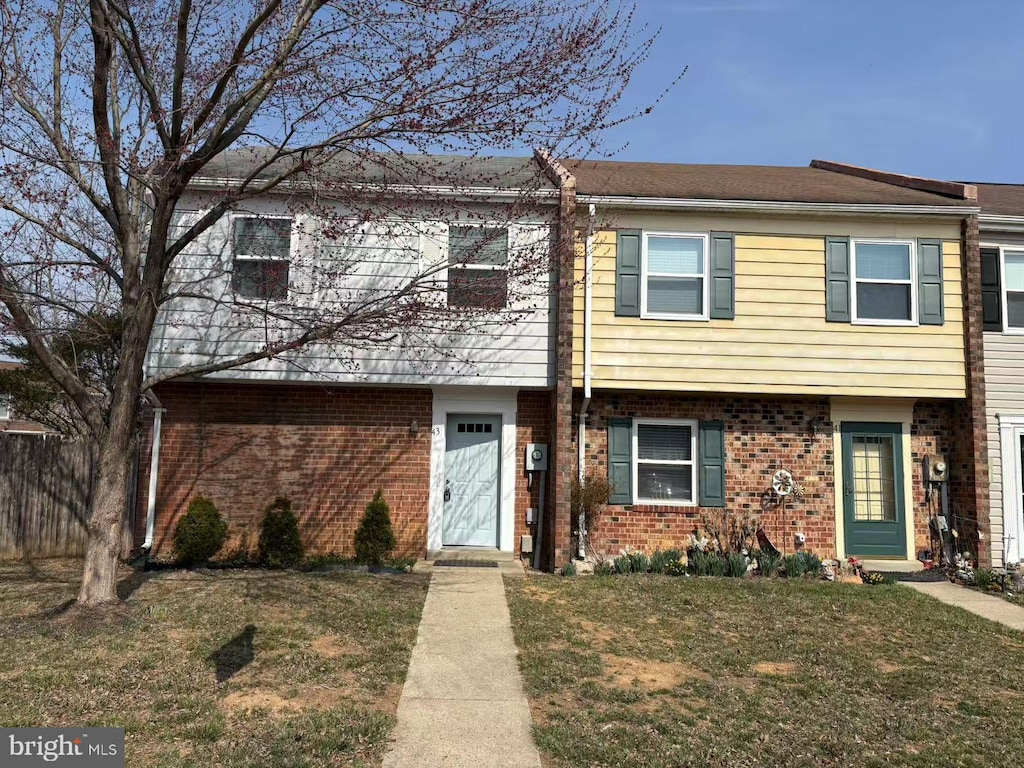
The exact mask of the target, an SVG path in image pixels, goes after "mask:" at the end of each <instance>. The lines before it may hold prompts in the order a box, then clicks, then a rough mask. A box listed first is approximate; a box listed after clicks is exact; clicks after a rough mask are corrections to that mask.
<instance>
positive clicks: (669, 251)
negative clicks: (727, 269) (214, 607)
mask: <svg viewBox="0 0 1024 768" xmlns="http://www.w3.org/2000/svg"><path fill="white" fill-rule="evenodd" d="M707 253H708V236H707V235H700V234H684V233H676V232H645V233H644V241H643V267H642V282H641V305H640V306H641V316H642V317H651V318H665V319H672V320H680V319H681V320H706V319H707V317H708V310H707V306H708V297H707V290H708V280H707V262H708V258H707Z"/></svg>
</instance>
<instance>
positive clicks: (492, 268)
mask: <svg viewBox="0 0 1024 768" xmlns="http://www.w3.org/2000/svg"><path fill="white" fill-rule="evenodd" d="M448 265H449V266H448V305H449V306H451V307H479V308H482V309H504V308H505V306H506V305H507V304H508V230H507V229H504V228H498V227H472V226H452V227H449V229H448Z"/></svg>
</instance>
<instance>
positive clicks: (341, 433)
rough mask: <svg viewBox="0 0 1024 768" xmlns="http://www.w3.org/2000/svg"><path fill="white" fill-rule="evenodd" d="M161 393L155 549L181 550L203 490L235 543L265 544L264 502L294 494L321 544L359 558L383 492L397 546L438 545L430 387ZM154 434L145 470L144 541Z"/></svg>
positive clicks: (313, 545) (207, 387)
mask: <svg viewBox="0 0 1024 768" xmlns="http://www.w3.org/2000/svg"><path fill="white" fill-rule="evenodd" d="M157 395H158V397H159V398H160V400H161V401H162V403H163V406H164V407H165V408H166V409H167V410H166V413H165V414H164V417H163V434H162V439H161V455H160V479H159V484H158V487H157V504H156V535H155V537H154V546H153V552H154V554H155V555H157V556H169V555H170V553H171V534H172V532H173V530H174V525H175V523H176V521H177V519H178V516H179V515H180V514H181V513H182V512H183V511H184V510H185V508H186V507H187V505H188V502H189V500H191V499H192V498H194V497H195V496H197V495H200V494H201V495H204V496H207V497H208V498H210V499H211V500H212V501H213V502H214V503H215V504H216V505H217V507H218V508H219V509H220V511H221V513H222V514H223V515H224V516H225V518H226V520H227V522H228V525H229V536H230V540H229V544H228V547H229V548H232V547H250V548H251V547H254V546H255V544H256V540H257V537H258V530H259V528H258V526H259V520H260V517H261V515H262V512H263V510H264V508H265V507H266V506H267V505H268V504H269V503H270V502H271V501H272V500H273V499H274V497H275V496H277V495H279V494H284V495H285V496H288V497H289V498H290V499H291V501H292V505H293V508H294V509H295V511H296V512H297V514H298V517H299V528H300V532H301V534H302V538H303V541H304V543H305V545H306V548H307V550H308V551H309V552H319V553H327V552H334V553H339V554H351V553H352V552H353V535H354V533H355V529H356V526H357V525H358V524H359V520H360V518H361V516H362V513H363V510H364V508H365V506H366V504H367V503H368V502H369V501H370V499H371V498H372V497H373V494H374V492H375V491H376V489H377V488H382V489H383V490H384V495H385V498H386V499H387V501H388V504H389V505H390V507H391V520H392V523H393V525H394V528H395V535H396V537H397V538H398V546H397V548H396V552H395V553H396V554H399V555H410V556H423V555H424V554H425V553H426V541H427V530H426V529H427V505H428V489H429V478H430V443H431V436H430V424H431V416H432V414H431V393H430V390H428V389H364V388H355V387H348V388H342V387H339V388H323V387H298V386H254V385H251V384H213V383H198V384H171V385H165V386H163V387H160V388H159V390H158V391H157ZM414 421H415V422H417V424H418V431H416V432H415V433H413V430H412V429H411V426H412V423H413V422H414ZM149 442H150V441H149V437H148V436H147V437H146V438H144V449H143V451H142V458H141V461H140V467H139V469H140V476H141V477H140V482H139V504H138V509H139V510H140V513H139V514H138V515H137V516H136V540H137V542H140V543H141V541H142V539H143V537H144V535H145V524H146V513H145V510H146V502H147V499H146V496H147V483H148V476H149Z"/></svg>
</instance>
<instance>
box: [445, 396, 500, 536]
mask: <svg viewBox="0 0 1024 768" xmlns="http://www.w3.org/2000/svg"><path fill="white" fill-rule="evenodd" d="M432 391H433V415H432V418H431V429H430V431H431V442H430V498H429V504H428V514H427V551H428V552H437V551H439V550H440V549H441V547H442V544H441V541H442V535H443V530H442V526H443V523H444V472H445V459H446V455H445V454H446V452H447V435H446V432H447V428H448V416H449V415H452V416H458V415H464V414H473V415H485V416H500V417H501V438H500V442H499V458H498V483H499V492H498V499H499V501H498V537H497V540H498V547H497V549H498V551H501V552H512V551H513V550H514V544H515V506H516V475H515V471H516V399H517V396H518V394H519V388H518V387H467V386H461V387H460V386H447V387H433V389H432Z"/></svg>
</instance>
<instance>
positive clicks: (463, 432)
mask: <svg viewBox="0 0 1024 768" xmlns="http://www.w3.org/2000/svg"><path fill="white" fill-rule="evenodd" d="M500 438H501V417H500V416H449V417H448V428H447V431H446V433H445V443H446V448H445V462H444V519H443V523H442V525H441V543H442V545H443V546H446V547H448V546H468V547H497V546H498V499H499V497H500V493H499V489H500V483H499V480H498V478H499V472H498V470H499V468H500V463H501V450H500V446H501V440H500Z"/></svg>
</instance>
